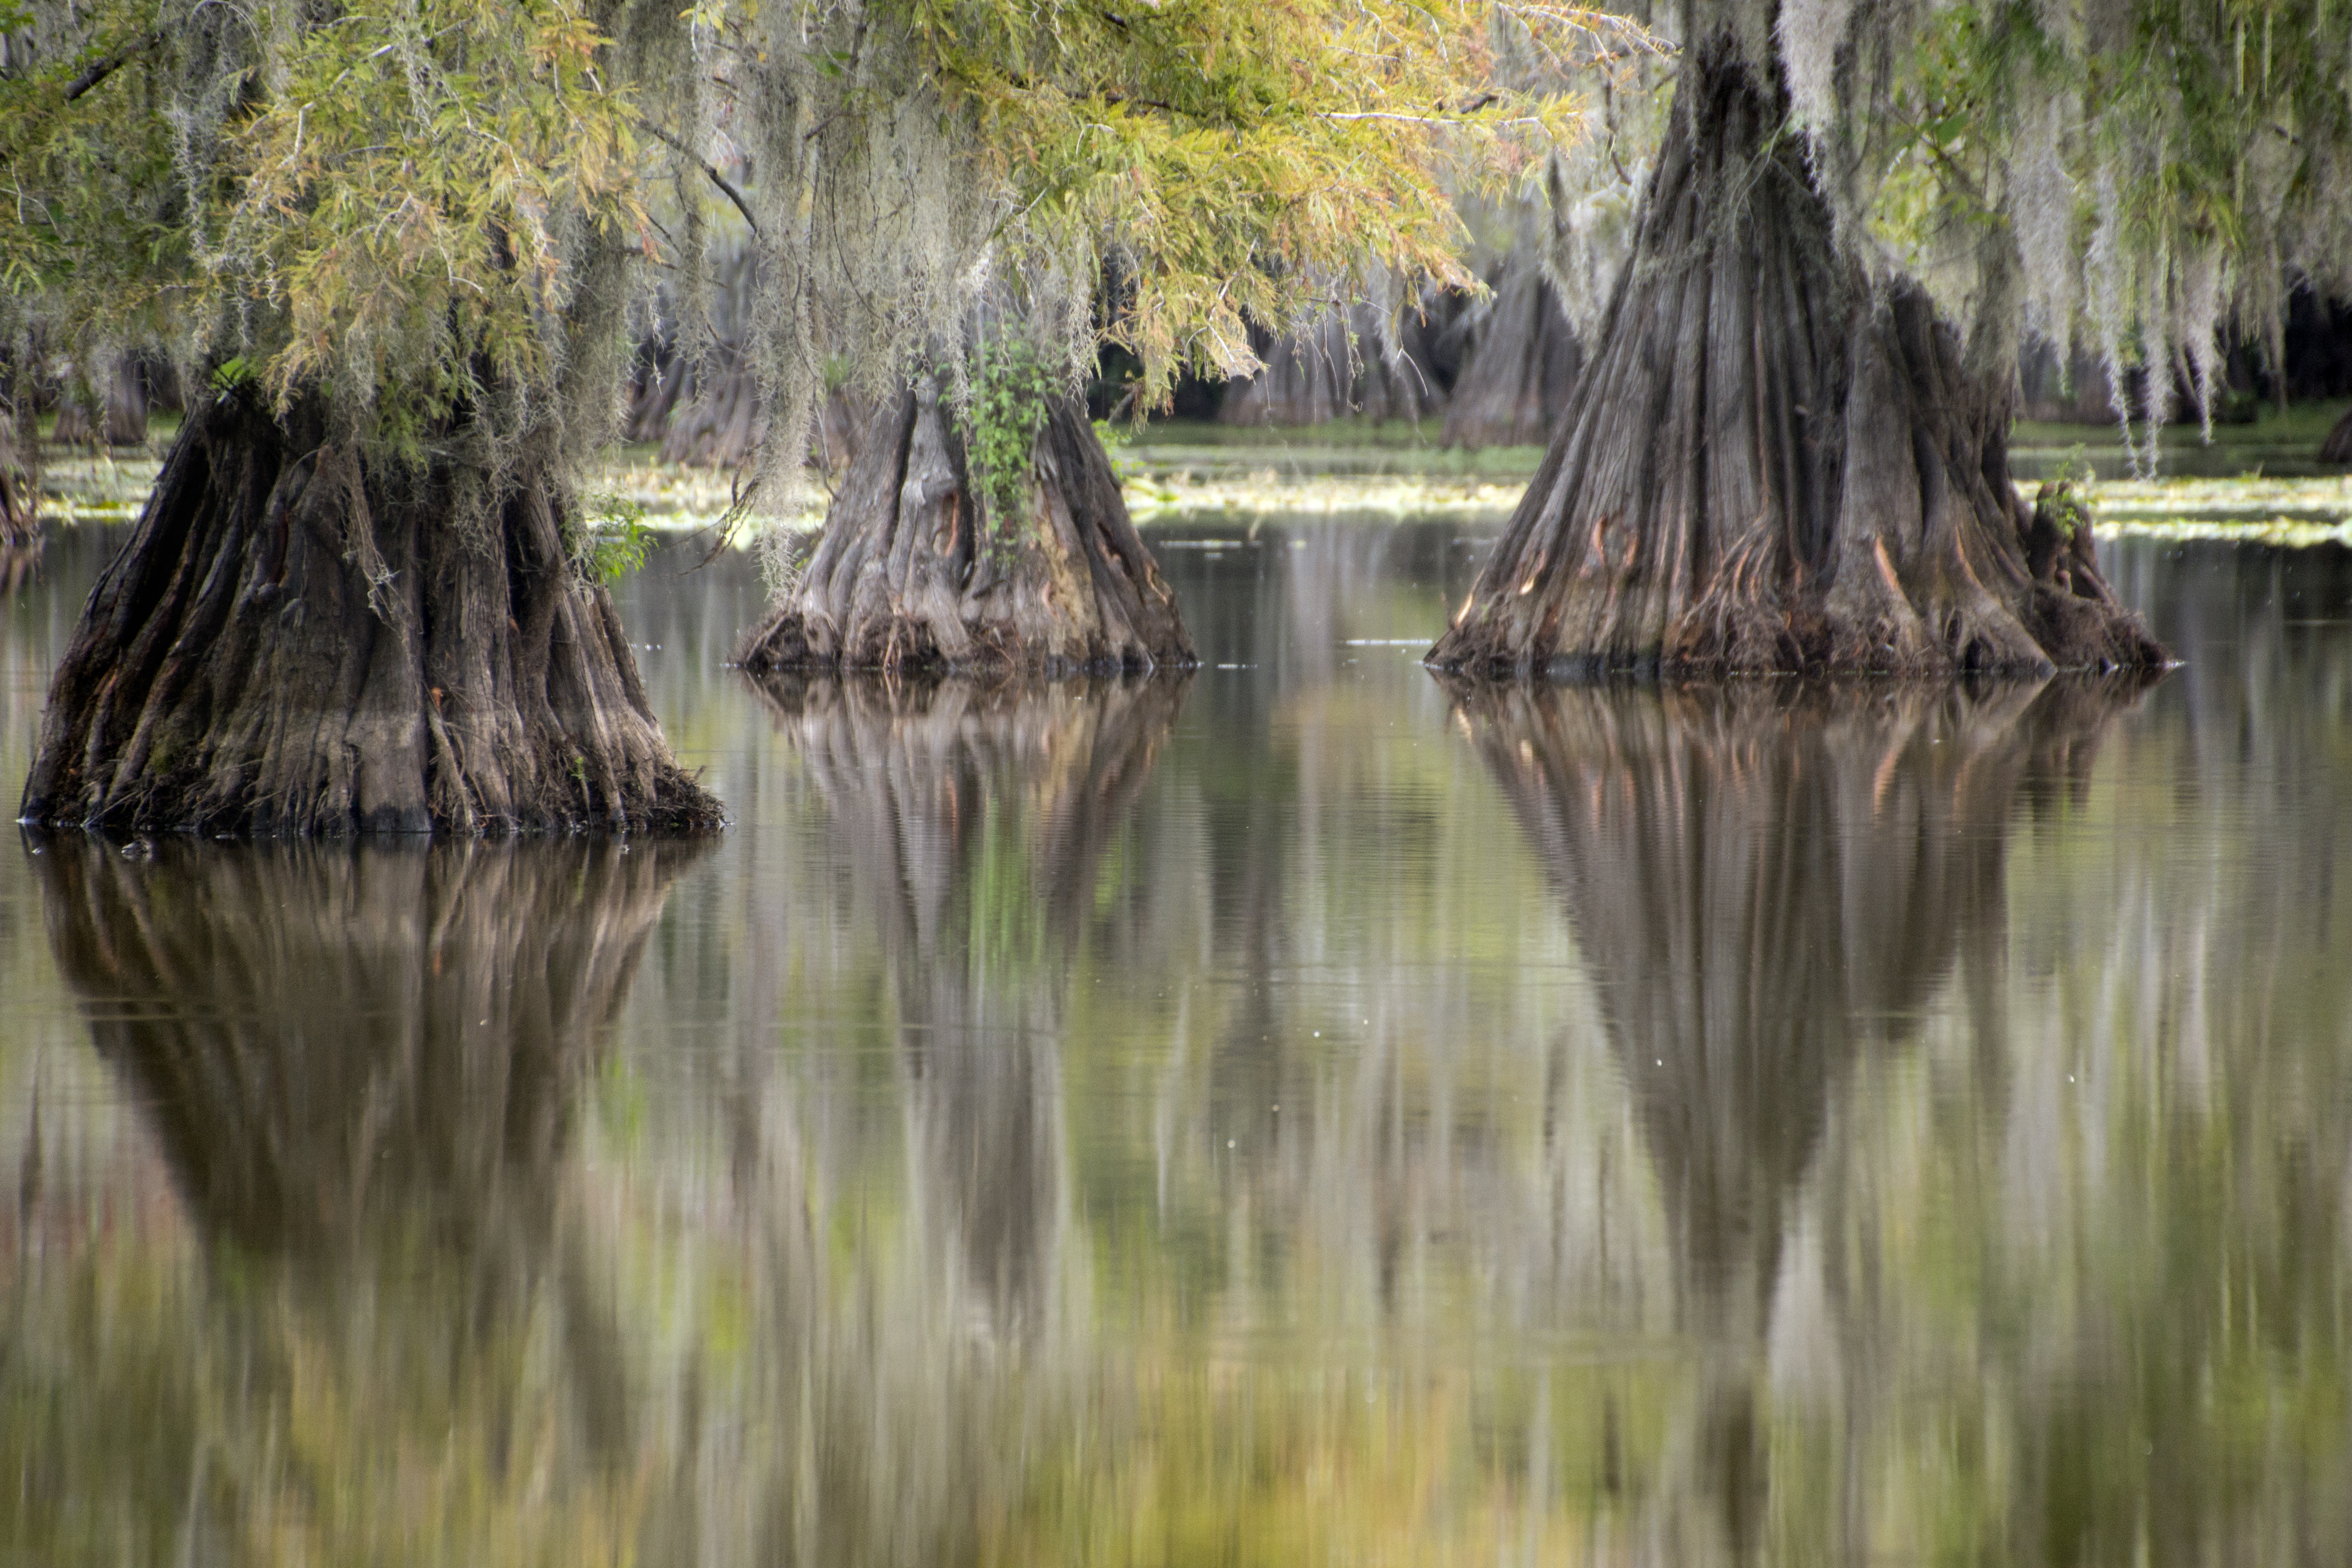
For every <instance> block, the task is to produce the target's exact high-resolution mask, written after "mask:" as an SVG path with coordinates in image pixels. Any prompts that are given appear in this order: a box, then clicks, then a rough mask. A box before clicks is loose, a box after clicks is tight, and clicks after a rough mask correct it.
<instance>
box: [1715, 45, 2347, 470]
mask: <svg viewBox="0 0 2352 1568" xmlns="http://www.w3.org/2000/svg"><path fill="white" fill-rule="evenodd" d="M1694 3H1695V4H1704V3H1705V0H1694ZM1734 9H1735V13H1736V16H1737V18H1738V22H1739V24H1740V26H1741V27H1742V30H1743V31H1745V32H1746V33H1747V34H1748V35H1749V36H1751V37H1769V38H1771V39H1772V40H1773V41H1774V42H1775V43H1776V44H1777V52H1778V55H1779V58H1780V66H1781V68H1782V71H1783V74H1784V77H1785V81H1786V84H1787V89H1788V97H1789V102H1790V115H1791V119H1792V120H1793V121H1795V122H1796V125H1797V126H1798V127H1801V129H1802V130H1803V131H1804V132H1805V134H1806V135H1807V136H1808V138H1809V142H1810V152H1811V157H1812V159H1813V162H1814V166H1815V168H1816V169H1817V170H1818V171H1819V172H1820V173H1821V174H1822V175H1823V178H1822V185H1823V187H1824V190H1825V191H1826V192H1827V194H1829V195H1830V197H1831V200H1832V208H1833V210H1834V211H1835V213H1836V215H1837V217H1838V221H1839V227H1840V234H1841V238H1842V239H1843V240H1844V241H1846V242H1847V243H1849V244H1851V245H1853V247H1855V248H1856V249H1858V250H1859V251H1861V252H1863V253H1864V255H1865V256H1867V257H1869V258H1871V259H1872V260H1874V262H1876V263H1877V264H1879V265H1880V266H1882V267H1888V268H1900V269H1901V270H1904V271H1906V272H1908V273H1910V274H1911V275H1912V276H1915V277H1916V278H1918V279H1921V280H1922V281H1923V282H1925V283H1926V284H1927V286H1928V287H1929V289H1931V291H1933V292H1934V293H1935V294H1936V296H1937V300H1938V302H1939V303H1940V304H1941V305H1942V306H1943V307H1944V308H1945V309H1946V310H1948V312H1949V313H1951V314H1952V315H1953V316H1954V317H1955V318H1956V319H1958V320H1959V321H1963V322H1965V323H1967V324H1968V326H1969V331H1970V333H1971V337H1972V339H1973V340H1975V342H1972V348H1975V349H1976V351H1977V354H1978V357H1979V361H1980V362H1981V363H2004V362H2005V360H2006V359H2007V357H2008V356H2009V355H2010V354H2011V353H2013V352H2014V349H2015V346H2016V341H2017V337H2018V334H2019V331H2020V330H2021V329H2024V330H2029V331H2035V332H2038V333H2040V334H2042V335H2043V336H2045V337H2047V338H2050V339H2052V340H2053V341H2054V342H2058V343H2059V344H2060V345H2061V346H2062V347H2063V345H2065V344H2066V343H2067V342H2069V341H2073V342H2079V343H2082V344H2084V346H2086V347H2088V348H2090V349H2091V350H2093V351H2094V352H2095V353H2097V354H2098V355H2099V356H2100V357H2101V359H2102V360H2103V361H2104V362H2105V365H2106V367H2107V369H2108V371H2109V380H2110V384H2111V385H2112V386H2113V387H2114V388H2115V396H2116V400H2117V406H2116V413H2117V415H2118V416H2122V417H2123V418H2125V419H2126V421H2128V420H2129V419H2130V418H2131V417H2132V416H2134V415H2135V414H2137V415H2138V416H2142V417H2145V418H2146V419H2147V420H2148V421H2149V424H2150V426H2151V428H2150V430H2149V433H2148V439H2149V441H2150V443H2151V446H2150V451H2151V452H2152V450H2153V447H2152V442H2153V438H2154V431H2153V428H2152V426H2156V425H2160V424H2162V423H2163V422H2164V421H2165V419H2166V418H2167V417H2168V416H2169V412H2170V403H2171V400H2172V389H2173V385H2174V383H2175V380H2176V377H2177V378H2178V380H2179V382H2180V383H2181V384H2185V385H2188V386H2189V387H2190V388H2192V389H2193V390H2194V393H2195V395H2196V398H2197V401H2198V402H2199V403H2200V405H2202V407H2201V409H2200V412H2202V413H2205V414H2208V415H2210V409H2211V405H2212V400H2213V397H2214V395H2215V393H2216V391H2217V390H2218V387H2219V384H2220V379H2221V330H2222V329H2223V328H2224V327H2225V326H2226V325H2227V324H2228V323H2229V322H2230V321H2231V320H2233V319H2235V320H2237V321H2242V323H2244V324H2245V325H2247V326H2249V327H2251V328H2252V329H2253V330H2255V331H2258V332H2259V333H2261V334H2262V335H2263V338H2264V340H2265V342H2266V343H2267V345H2268V348H2269V352H2270V355H2271V357H2272V359H2273V363H2276V362H2277V361H2278V359H2279V358H2280V357H2281V350H2280V346H2279V334H2280V321H2281V320H2282V318H2283V316H2284V302H2285V296H2286V292H2287V290H2288V289H2290V288H2291V287H2292V286H2293V285H2294V284H2295V283H2297V282H2308V283H2310V284H2312V285H2314V286H2315V287H2317V288H2319V289H2321V290H2322V291H2324V292H2343V291H2346V290H2347V289H2352V5H2346V4H2345V3H2344V0H1969V3H1966V4H1959V5H1938V4H1933V3H1931V0H1871V3H1866V0H1785V3H1779V4H1776V3H1774V0H1735V6H1734ZM2133 367H2139V368H2142V369H2145V370H2146V371H2147V372H2148V374H2146V375H2145V376H2144V377H2143V379H2142V393H2141V398H2140V403H2139V405H2138V406H2137V408H2132V407H2129V406H2126V405H2125V402H2124V400H2125V398H2126V390H2125V389H2126V375H2125V374H2124V373H2125V372H2126V370H2128V369H2130V368H2133Z"/></svg>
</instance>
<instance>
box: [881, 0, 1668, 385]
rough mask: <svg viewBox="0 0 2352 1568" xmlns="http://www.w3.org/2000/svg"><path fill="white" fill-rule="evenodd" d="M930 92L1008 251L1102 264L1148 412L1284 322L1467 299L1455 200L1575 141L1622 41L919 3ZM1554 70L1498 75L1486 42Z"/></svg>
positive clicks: (1457, 1)
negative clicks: (1505, 45)
mask: <svg viewBox="0 0 2352 1568" xmlns="http://www.w3.org/2000/svg"><path fill="white" fill-rule="evenodd" d="M909 15H910V26H912V28H913V30H914V32H915V34H916V36H917V38H918V41H919V45H920V47H921V48H922V50H923V51H924V52H925V53H926V54H927V55H928V56H929V58H932V59H933V60H935V61H936V62H937V70H938V76H939V84H940V91H941V94H942V96H943V98H945V99H946V100H947V101H948V102H949V103H950V104H951V105H953V106H954V107H955V108H956V109H957V110H959V111H961V112H963V113H967V114H969V115H970V116H971V119H972V121H973V122H974V127H975V131H976V132H977V140H976V153H977V158H976V162H977V163H979V164H980V166H981V169H982V173H983V174H986V175H988V176H990V177H992V178H993V179H995V180H996V181H998V182H1000V183H1001V184H1002V186H1003V191H1004V200H1005V204H1006V206H1007V208H1008V210H1009V211H1010V212H1011V213H1012V214H1013V218H1012V220H1011V221H1010V222H1009V223H1008V224H1007V225H1006V226H1005V228H1006V231H1007V232H1006V233H1005V234H1004V236H1003V237H1004V238H1005V239H1007V240H1008V241H1010V243H1011V247H1013V248H1016V249H1017V248H1018V247H1020V246H1022V245H1024V244H1025V245H1030V246H1035V247H1039V248H1041V249H1043V250H1045V251H1046V252H1048V253H1054V254H1066V253H1070V252H1078V253H1083V254H1100V255H1115V256H1117V257H1118V258H1119V260H1120V262H1121V278H1120V283H1121V286H1122V298H1121V299H1120V300H1118V302H1117V303H1118V309H1117V310H1115V311H1113V312H1111V313H1110V314H1109V315H1108V318H1107V319H1108V321H1109V331H1110V333H1111V335H1112V336H1114V337H1116V338H1117V339H1118V341H1120V342H1122V343H1123V344H1124V345H1125V346H1126V347H1128V348H1129V349H1130V350H1132V351H1133V352H1134V353H1135V354H1136V356H1137V357H1138V358H1139V360H1140V361H1141V362H1142V364H1143V367H1144V383H1145V386H1144V391H1145V393H1146V395H1147V397H1148V398H1149V397H1155V396H1157V395H1159V394H1160V393H1161V392H1163V391H1164V390H1165V388H1166V387H1167V386H1168V385H1169V384H1170V383H1171V381H1172V380H1173V378H1174V376H1175V374H1176V373H1177V371H1178V370H1179V369H1180V368H1181V367H1182V366H1184V365H1185V364H1187V363H1189V364H1192V365H1193V366H1196V367H1199V368H1202V369H1205V370H1212V371H1215V372H1219V373H1223V374H1239V373H1244V372H1246V371H1248V370H1250V369H1253V368H1255V359H1254V357H1253V355H1252V354H1251V353H1250V348H1249V339H1248V333H1247V330H1246V328H1245V326H1244V321H1249V322H1254V323H1255V324H1258V325H1260V326H1264V327H1266V328H1270V329H1272V330H1275V331H1283V330H1286V329H1287V328H1289V327H1291V326H1292V325H1294V324H1297V323H1298V322H1299V321H1302V320H1303V319H1305V318H1307V317H1308V316H1311V315H1312V314H1314V313H1315V312H1317V311H1318V310H1321V309H1323V308H1326V307H1328V305H1329V304H1330V303H1331V302H1332V301H1334V300H1344V299H1350V298H1360V297H1363V296H1364V295H1366V294H1371V293H1377V292H1380V291H1381V288H1382V285H1383V284H1387V285H1390V286H1391V288H1393V286H1394V285H1398V284H1402V285H1407V286H1410V285H1411V284H1412V283H1413V282H1415V281H1418V280H1420V279H1435V280H1437V281H1441V282H1444V283H1448V284H1454V285H1456V286H1475V284H1474V283H1473V280H1472V279H1470V277H1469V276H1468V274H1467V273H1466V272H1465V269H1464V268H1463V266H1462V263H1461V260H1460V258H1461V254H1462V250H1463V244H1464V234H1463V230H1462V226H1461V222H1460V220H1459V218H1458V217H1457V216H1456V212H1455V206H1454V198H1455V197H1456V196H1457V195H1462V194H1465V193H1466V192H1477V191H1482V190H1483V191H1492V190H1495V189H1497V188H1499V187H1501V186H1503V185H1506V184H1508V183H1510V182H1511V181H1512V180H1514V179H1515V178H1516V177H1517V175H1518V174H1520V173H1522V172H1523V171H1524V170H1525V169H1526V168H1527V167H1528V165H1529V164H1530V163H1532V162H1533V161H1534V160H1536V159H1538V158H1539V157H1540V156H1541V155H1542V154H1543V153H1545V152H1547V151H1548V150H1549V148H1551V147H1552V146H1554V145H1556V144H1557V143H1559V142H1561V141H1564V140H1566V139H1569V138H1571V137H1573V136H1575V135H1576V134H1578V133H1579V131H1580V102H1579V100H1578V99H1577V98H1576V96H1574V94H1573V93H1572V92H1571V91H1570V90H1567V89H1570V88H1571V87H1573V86H1576V85H1579V84H1578V83H1577V82H1576V80H1575V77H1576V76H1577V74H1578V73H1589V76H1588V77H1587V79H1598V78H1599V76H1600V75H1601V73H1604V72H1608V71H1610V70H1612V69H1613V68H1616V64H1617V62H1618V61H1620V60H1621V59H1622V58H1623V57H1624V56H1625V55H1626V54H1627V53H1628V52H1629V51H1630V50H1633V49H1636V48H1644V47H1651V46H1650V45H1649V43H1648V40H1647V39H1646V38H1645V37H1643V36H1642V35H1640V34H1639V33H1638V32H1637V31H1635V30H1633V29H1630V28H1627V27H1625V26H1623V25H1622V24H1621V23H1617V22H1614V21H1612V20H1611V19H1609V18H1606V17H1603V16H1600V15H1599V14H1597V13H1595V12H1592V11H1590V10H1586V9H1584V8H1581V7H1579V6H1575V5H1549V4H1538V5H1513V6H1507V7H1497V6H1494V5H1486V4H1484V3H1471V0H1363V3H1355V4H1333V3H1330V0H1263V3H1260V0H1250V3H1246V4H1241V3H1235V0H1105V3H1102V4H1092V3H1061V4H1045V5H1031V4H1006V3H1002V0H967V3H964V4H948V3H942V0H916V3H915V4H914V5H912V7H911V9H910V13H909ZM1505 32H1507V34H1508V37H1509V41H1510V42H1511V43H1512V44H1513V45H1515V46H1517V54H1518V55H1520V56H1522V57H1526V58H1536V59H1539V60H1542V61H1545V62H1547V63H1549V65H1550V66H1552V67H1553V68H1551V69H1549V70H1546V71H1543V72H1541V73H1540V74H1539V75H1538V76H1537V77H1536V78H1535V79H1514V78H1515V77H1519V78H1524V77H1526V76H1527V75H1528V73H1526V72H1524V71H1520V72H1510V71H1505V70H1502V69H1499V68H1498V54H1497V49H1496V37H1498V35H1499V34H1502V33H1505Z"/></svg>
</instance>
